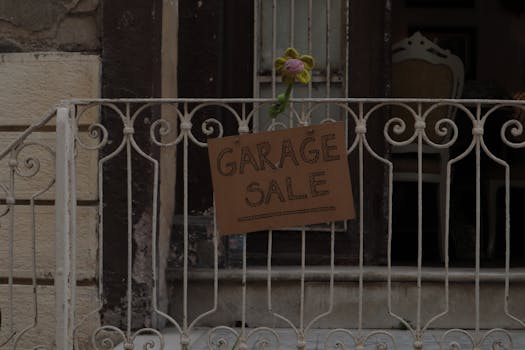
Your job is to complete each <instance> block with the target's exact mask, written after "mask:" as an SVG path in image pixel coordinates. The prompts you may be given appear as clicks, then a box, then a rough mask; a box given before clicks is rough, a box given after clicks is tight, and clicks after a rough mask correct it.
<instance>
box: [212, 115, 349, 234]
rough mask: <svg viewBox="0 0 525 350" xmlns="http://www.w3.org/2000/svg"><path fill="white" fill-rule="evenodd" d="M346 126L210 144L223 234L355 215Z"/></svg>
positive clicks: (294, 130) (327, 125)
mask: <svg viewBox="0 0 525 350" xmlns="http://www.w3.org/2000/svg"><path fill="white" fill-rule="evenodd" d="M344 128H345V126H344V123H343V122H336V123H325V124H322V125H317V126H307V127H299V128H292V129H287V130H278V131H271V132H262V133H258V134H243V135H240V136H230V137H224V138H216V139H209V140H208V155H209V158H210V168H211V175H212V181H213V190H214V193H215V205H216V215H217V225H218V229H219V232H220V233H221V234H223V235H226V234H237V233H247V232H253V231H260V230H267V229H275V228H286V227H292V226H302V225H308V224H318V223H324V222H329V221H339V220H348V219H353V218H354V217H355V210H354V204H353V198H352V189H351V185H350V174H349V169H348V159H347V154H346V142H345V132H344V131H345V129H344Z"/></svg>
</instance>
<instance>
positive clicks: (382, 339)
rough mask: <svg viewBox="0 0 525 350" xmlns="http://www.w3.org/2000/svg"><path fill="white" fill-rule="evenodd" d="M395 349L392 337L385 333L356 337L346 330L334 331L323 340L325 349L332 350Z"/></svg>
mask: <svg viewBox="0 0 525 350" xmlns="http://www.w3.org/2000/svg"><path fill="white" fill-rule="evenodd" d="M365 348H366V349H374V350H389V349H394V350H396V349H397V345H396V341H395V339H394V337H393V336H392V335H391V334H390V333H388V332H386V331H374V332H371V333H369V334H367V335H365V336H358V335H355V334H354V333H352V332H351V331H349V330H347V329H334V330H332V331H331V332H329V333H328V334H327V336H326V338H325V349H327V350H329V349H334V350H350V349H355V350H364V349H365Z"/></svg>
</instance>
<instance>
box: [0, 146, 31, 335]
mask: <svg viewBox="0 0 525 350" xmlns="http://www.w3.org/2000/svg"><path fill="white" fill-rule="evenodd" d="M14 156H15V155H14V152H12V156H11V159H12V160H13V161H12V162H10V167H9V197H10V198H9V200H6V202H7V205H8V208H9V227H8V238H7V241H8V242H7V244H8V245H9V262H8V264H9V272H8V276H7V285H8V291H7V294H8V295H7V300H8V301H9V309H8V315H7V319H8V322H9V334H10V336H9V337H11V336H12V335H14V331H15V325H14V310H13V309H14V300H13V295H14V292H13V287H14V286H13V284H14V283H13V282H14V281H13V278H14V276H13V275H14V260H15V252H14V246H15V240H14V231H15V198H16V197H15V168H16V166H17V162H16V159H13V157H14ZM33 254H34V253H33ZM0 321H1V320H0Z"/></svg>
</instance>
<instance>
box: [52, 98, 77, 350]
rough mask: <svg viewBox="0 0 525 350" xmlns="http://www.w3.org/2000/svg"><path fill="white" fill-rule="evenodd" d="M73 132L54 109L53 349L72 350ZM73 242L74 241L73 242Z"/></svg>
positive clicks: (64, 113)
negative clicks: (54, 237)
mask: <svg viewBox="0 0 525 350" xmlns="http://www.w3.org/2000/svg"><path fill="white" fill-rule="evenodd" d="M74 166H75V156H74V134H73V130H72V120H71V119H70V118H69V107H68V106H60V107H58V109H57V121H56V164H55V170H56V172H55V177H56V182H55V212H56V220H55V224H56V229H55V230H56V242H55V249H56V267H55V269H56V270H55V312H56V335H55V336H56V339H55V341H56V349H57V350H70V349H73V328H74V306H75V305H74V302H73V300H74V299H73V297H74V287H75V282H76V281H75V276H74V273H72V271H74V266H73V265H72V263H73V262H74V257H72V249H71V243H72V242H71V240H72V235H71V232H73V231H74V230H75V228H76V225H75V222H76V218H75V208H76V191H75V186H74V183H75V182H74V181H75V178H74V174H75V173H74ZM73 243H74V242H73Z"/></svg>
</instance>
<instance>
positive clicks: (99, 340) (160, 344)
mask: <svg viewBox="0 0 525 350" xmlns="http://www.w3.org/2000/svg"><path fill="white" fill-rule="evenodd" d="M103 332H104V333H103ZM140 335H152V336H153V338H157V339H158V340H157V341H155V339H153V338H150V339H145V341H144V342H143V343H142V344H141V345H142V350H153V349H155V350H163V349H164V348H165V345H166V343H165V341H164V336H163V335H162V334H161V333H160V332H159V331H158V330H156V329H153V328H141V329H139V330H137V331H136V332H135V333H133V334H132V335H131V336H129V337H128V336H126V334H124V332H123V331H122V330H120V329H119V328H117V327H114V326H102V327H99V328H97V329H96V330H95V331H94V332H93V334H92V336H91V345H92V346H93V348H94V349H96V350H109V349H113V348H115V346H116V345H117V344H119V343H122V344H123V348H124V349H125V350H134V349H135V348H136V345H138V344H137V343H138V340H137V337H138V336H140Z"/></svg>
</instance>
